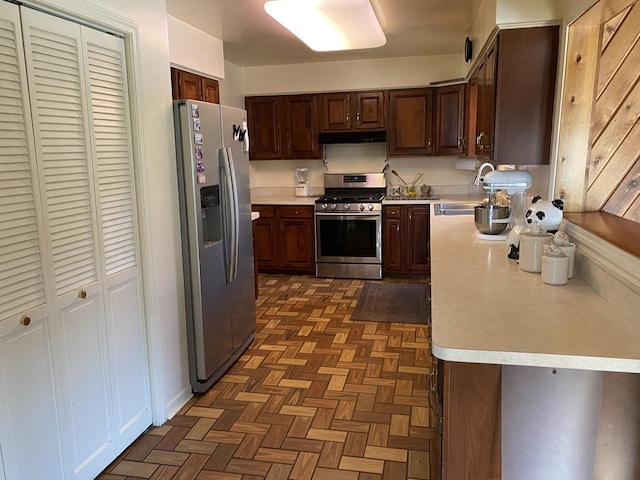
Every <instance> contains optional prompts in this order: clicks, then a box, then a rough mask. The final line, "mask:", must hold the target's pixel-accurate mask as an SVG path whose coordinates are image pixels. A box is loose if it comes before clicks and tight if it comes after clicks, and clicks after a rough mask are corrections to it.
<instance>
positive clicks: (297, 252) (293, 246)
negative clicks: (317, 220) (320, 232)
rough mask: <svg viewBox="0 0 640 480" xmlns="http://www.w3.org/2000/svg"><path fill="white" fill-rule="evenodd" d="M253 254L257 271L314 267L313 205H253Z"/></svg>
mask: <svg viewBox="0 0 640 480" xmlns="http://www.w3.org/2000/svg"><path fill="white" fill-rule="evenodd" d="M252 211H254V212H258V213H260V218H258V219H257V220H255V221H254V222H253V232H254V235H255V249H254V255H255V259H256V263H257V265H258V271H260V272H272V273H274V272H294V271H295V272H303V273H313V272H314V271H315V259H314V248H315V243H314V232H313V207H312V206H289V205H286V206H285V205H254V206H253V207H252Z"/></svg>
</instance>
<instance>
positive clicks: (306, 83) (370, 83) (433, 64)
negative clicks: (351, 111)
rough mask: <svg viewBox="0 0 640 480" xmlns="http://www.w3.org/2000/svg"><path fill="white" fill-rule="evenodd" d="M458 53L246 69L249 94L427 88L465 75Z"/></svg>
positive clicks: (245, 86)
mask: <svg viewBox="0 0 640 480" xmlns="http://www.w3.org/2000/svg"><path fill="white" fill-rule="evenodd" d="M465 73H466V72H465V62H464V57H463V55H462V53H460V54H458V55H432V56H425V57H405V58H395V59H392V58H388V59H380V60H359V61H349V62H322V63H305V64H299V65H276V66H265V67H245V68H243V74H244V82H243V91H244V92H245V94H246V95H263V94H277V93H304V92H325V91H350V90H366V89H376V88H383V89H386V88H404V87H423V86H425V85H428V84H429V83H431V82H437V81H443V80H451V79H456V78H461V77H464V75H465Z"/></svg>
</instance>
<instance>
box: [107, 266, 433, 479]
mask: <svg viewBox="0 0 640 480" xmlns="http://www.w3.org/2000/svg"><path fill="white" fill-rule="evenodd" d="M385 281H387V280H385ZM391 281H402V280H391ZM422 281H427V280H422ZM362 285H363V281H362V280H344V279H320V278H315V277H312V276H290V275H265V274H261V275H260V290H259V291H260V295H259V298H258V300H257V302H256V305H257V326H256V338H255V341H254V342H253V344H252V345H251V346H250V348H249V349H248V350H247V351H246V353H245V354H244V355H243V356H242V357H241V358H240V359H239V361H238V362H237V363H236V364H235V365H234V366H233V367H232V368H231V369H230V370H229V372H228V373H227V374H226V375H225V376H224V377H223V378H222V379H221V380H220V381H219V382H218V383H217V384H216V385H214V386H213V387H212V388H211V389H210V390H209V391H208V392H207V393H205V394H198V395H195V396H194V397H193V398H192V399H191V400H190V401H189V402H188V404H187V405H185V406H184V408H182V409H181V411H180V412H179V413H178V414H177V415H175V416H174V417H173V418H172V419H171V420H169V421H167V422H166V423H165V424H164V425H162V426H159V427H153V428H151V429H149V431H147V432H146V433H145V434H144V435H142V436H141V437H140V438H139V439H137V440H136V442H134V443H133V445H131V446H130V447H129V448H128V449H127V450H125V451H124V452H123V453H122V455H120V457H119V458H117V459H116V460H115V461H114V462H113V463H112V464H111V465H110V466H109V467H108V468H107V469H106V470H105V471H104V472H103V473H102V474H101V475H100V476H99V477H98V479H99V480H137V479H151V480H192V479H197V480H259V479H265V480H281V479H295V480H402V479H429V452H430V449H431V442H432V441H433V439H434V438H435V433H434V428H433V424H432V423H433V419H432V416H431V414H430V410H429V408H428V406H427V394H428V392H427V377H428V374H429V373H430V366H431V360H430V358H431V353H430V343H429V341H428V338H427V326H426V325H416V324H402V323H383V322H365V321H351V319H350V313H351V312H352V311H353V309H354V307H355V305H356V302H357V299H358V294H359V292H360V291H361V289H362Z"/></svg>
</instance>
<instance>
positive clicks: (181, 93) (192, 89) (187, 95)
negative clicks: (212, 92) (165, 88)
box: [173, 68, 204, 101]
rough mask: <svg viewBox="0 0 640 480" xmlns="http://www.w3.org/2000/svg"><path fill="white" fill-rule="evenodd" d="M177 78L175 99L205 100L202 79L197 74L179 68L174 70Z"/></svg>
mask: <svg viewBox="0 0 640 480" xmlns="http://www.w3.org/2000/svg"><path fill="white" fill-rule="evenodd" d="M173 71H174V76H175V82H174V83H175V85H176V87H177V90H176V89H174V92H173V96H174V99H182V98H184V99H189V100H200V101H202V100H204V94H203V92H202V77H201V76H200V75H196V74H195V73H191V72H185V71H184V70H179V69H177V68H175V69H173Z"/></svg>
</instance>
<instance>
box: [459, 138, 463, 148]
mask: <svg viewBox="0 0 640 480" xmlns="http://www.w3.org/2000/svg"><path fill="white" fill-rule="evenodd" d="M462 147H464V138H463V137H458V148H462Z"/></svg>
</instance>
